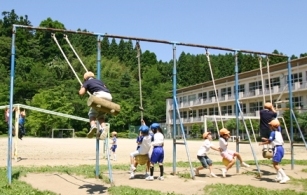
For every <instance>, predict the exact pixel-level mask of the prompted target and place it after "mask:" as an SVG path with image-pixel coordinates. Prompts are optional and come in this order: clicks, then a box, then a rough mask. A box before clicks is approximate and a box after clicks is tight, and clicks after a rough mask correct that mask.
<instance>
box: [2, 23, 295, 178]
mask: <svg viewBox="0 0 307 195" xmlns="http://www.w3.org/2000/svg"><path fill="white" fill-rule="evenodd" d="M17 28H24V29H28V30H42V31H49V32H52V33H56V32H59V33H63V34H68V33H72V34H84V35H91V36H96V37H97V79H100V71H101V64H100V61H101V45H100V41H101V37H108V38H117V39H128V40H136V41H146V42H153V43H163V44H168V45H171V46H172V49H173V78H172V81H173V90H172V91H173V105H174V106H173V116H172V117H173V121H174V123H173V133H172V134H173V171H172V174H174V175H175V174H176V173H177V171H176V146H177V145H184V146H185V149H186V154H187V158H188V161H189V165H190V173H191V176H192V178H194V177H195V175H194V172H193V167H192V163H191V159H190V155H189V150H188V144H187V141H186V136H185V130H184V127H183V123H182V119H181V117H180V112H179V107H178V103H177V94H176V93H177V80H176V79H177V78H176V77H177V64H176V63H177V58H176V47H177V45H181V46H189V47H198V48H204V49H206V56H209V54H208V53H207V49H208V48H210V49H216V50H224V51H230V52H234V54H235V87H236V90H235V91H236V100H238V99H239V98H238V60H237V52H242V53H254V54H261V55H273V56H281V57H287V56H283V55H278V54H269V53H263V52H255V51H248V50H235V49H231V48H225V47H216V46H208V45H200V44H191V43H182V42H174V41H165V40H156V39H148V38H138V37H128V36H119V35H110V34H101V33H89V32H81V31H71V30H64V29H52V28H45V27H33V26H25V25H17V24H13V29H12V32H13V33H12V52H11V80H10V110H11V109H12V106H13V94H14V77H15V69H14V68H15V38H16V34H17V33H16V32H17ZM54 37H55V36H54V35H53V38H54ZM54 40H55V39H54ZM67 40H68V39H67ZM58 46H59V45H58ZM59 48H60V47H59ZM60 50H61V52H62V54H63V56H64V58H65V60H66V61H67V63H68V64H69V65H70V63H69V61H68V59H67V57H66V56H65V54H64V52H63V51H62V49H60ZM75 54H76V53H75ZM139 55H140V53H139V52H138V56H139ZM139 60H140V59H138V61H139ZM79 61H81V60H80V59H79ZM82 64H83V63H82ZM288 64H289V65H288V70H289V73H291V66H290V58H289V57H288ZM139 66H140V63H139ZM210 66H211V65H210ZM70 67H71V69H72V71H73V73H74V74H75V76H76V78H77V79H78V81H79V83H80V84H82V83H81V81H80V80H79V78H78V75H77V74H76V72H75V71H74V70H73V68H72V66H71V65H70ZM84 69H85V71H87V69H86V68H85V66H84ZM210 72H211V75H213V73H212V70H210ZM289 75H290V74H289ZM139 76H140V69H139ZM212 79H213V77H212ZM289 81H290V82H291V77H290V76H289ZM139 82H140V83H141V79H139ZM213 82H214V79H213ZM214 87H215V84H214ZM141 94H142V92H141V86H140V104H141V105H140V110H141V115H142V113H143V111H144V109H143V105H142V97H141ZM289 94H291V95H292V91H291V85H289ZM89 95H90V98H89V100H88V105H89V106H93V107H94V108H97V109H103V111H106V112H107V113H110V114H114V115H116V114H118V113H119V112H120V107H119V105H117V104H116V103H113V102H107V103H106V102H102V101H98V100H97V98H95V97H93V98H92V97H91V94H89ZM215 95H217V94H215ZM290 97H291V98H289V100H290V101H292V96H290ZM236 102H237V104H238V101H236ZM290 106H291V104H290ZM239 109H240V105H239V104H238V105H237V106H236V119H237V135H238V129H239V128H238V125H239ZM291 109H292V108H291ZM10 112H11V111H10ZM219 112H220V108H219ZM220 115H221V114H220ZM11 116H12V113H10V118H9V138H8V139H9V141H8V144H9V147H8V169H7V171H8V181H9V184H11V182H12V163H11V150H12V147H11V146H12V117H11ZM242 117H243V116H242ZM177 118H178V119H179V125H180V130H181V133H182V135H183V136H182V138H183V142H178V141H177V140H176V137H175V135H177V124H176V122H175V121H176V119H177ZM247 133H248V132H247ZM292 133H293V129H292V127H291V139H293V137H292ZM108 135H109V133H108ZM107 141H108V139H106V140H105V142H107ZM237 149H238V143H237ZM107 152H109V150H107ZM107 156H108V157H109V155H107ZM108 170H109V180H110V182H111V183H112V184H113V179H112V170H111V164H110V159H109V158H108ZM99 174H100V172H99V140H98V139H97V140H96V177H98V176H99Z"/></svg>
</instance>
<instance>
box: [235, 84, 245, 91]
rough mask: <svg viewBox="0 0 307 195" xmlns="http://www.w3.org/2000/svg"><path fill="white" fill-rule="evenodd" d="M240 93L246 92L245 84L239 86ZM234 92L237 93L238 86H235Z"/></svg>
mask: <svg viewBox="0 0 307 195" xmlns="http://www.w3.org/2000/svg"><path fill="white" fill-rule="evenodd" d="M238 90H239V92H245V86H244V84H242V85H239V86H238ZM233 91H234V92H236V86H233Z"/></svg>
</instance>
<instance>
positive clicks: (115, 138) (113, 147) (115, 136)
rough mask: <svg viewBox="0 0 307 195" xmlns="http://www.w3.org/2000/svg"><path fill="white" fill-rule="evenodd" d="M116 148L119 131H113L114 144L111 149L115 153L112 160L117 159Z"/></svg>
mask: <svg viewBox="0 0 307 195" xmlns="http://www.w3.org/2000/svg"><path fill="white" fill-rule="evenodd" d="M116 148H117V132H116V131H113V132H112V146H111V148H110V150H111V152H112V153H113V159H111V160H114V161H116V154H115V150H116Z"/></svg>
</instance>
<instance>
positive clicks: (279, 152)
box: [272, 146, 285, 171]
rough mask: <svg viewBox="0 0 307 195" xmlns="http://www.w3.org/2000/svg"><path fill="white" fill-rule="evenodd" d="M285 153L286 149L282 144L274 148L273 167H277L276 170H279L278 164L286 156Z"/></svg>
mask: <svg viewBox="0 0 307 195" xmlns="http://www.w3.org/2000/svg"><path fill="white" fill-rule="evenodd" d="M284 153H285V151H284V148H283V147H282V146H276V147H275V148H274V151H273V158H272V161H273V167H274V168H275V170H276V171H278V170H279V166H278V164H279V163H280V162H281V160H282V158H283V157H284Z"/></svg>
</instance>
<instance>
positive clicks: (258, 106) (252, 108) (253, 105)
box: [249, 102, 263, 112]
mask: <svg viewBox="0 0 307 195" xmlns="http://www.w3.org/2000/svg"><path fill="white" fill-rule="evenodd" d="M262 109H263V105H262V102H254V103H249V111H250V112H255V111H257V110H262Z"/></svg>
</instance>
